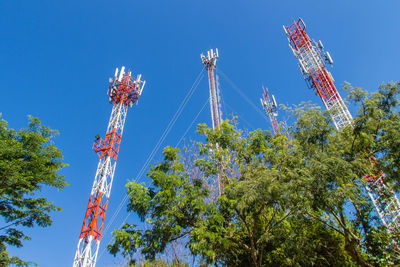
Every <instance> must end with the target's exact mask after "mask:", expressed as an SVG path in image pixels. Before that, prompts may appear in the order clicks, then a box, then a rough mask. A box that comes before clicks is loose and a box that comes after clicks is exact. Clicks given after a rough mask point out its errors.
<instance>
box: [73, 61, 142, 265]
mask: <svg viewBox="0 0 400 267" xmlns="http://www.w3.org/2000/svg"><path fill="white" fill-rule="evenodd" d="M140 77H141V75H138V76H137V77H136V78H135V79H134V78H133V77H132V75H131V72H130V71H129V72H128V73H125V67H122V68H121V71H118V68H117V69H116V70H115V75H114V78H110V87H109V90H108V94H109V100H110V103H112V104H113V108H112V112H111V116H110V121H109V123H108V127H107V132H106V136H105V137H104V139H103V138H100V136H96V140H95V142H94V144H93V150H94V151H95V152H96V153H97V154H98V155H99V157H100V159H99V164H98V166H97V171H96V176H95V178H94V182H93V187H92V191H91V193H90V198H89V203H88V206H87V209H86V214H85V219H84V220H83V226H82V230H81V234H80V236H79V242H78V247H77V249H76V253H75V258H74V263H73V266H74V267H78V266H79V267H86V266H95V264H96V258H97V253H98V251H99V246H100V240H101V234H102V230H103V226H104V219H105V216H106V211H107V205H108V200H109V197H110V192H111V186H112V182H113V179H114V172H115V166H116V164H117V158H118V151H119V147H120V144H121V137H122V132H123V129H124V123H125V118H126V113H127V111H128V107H131V106H132V105H133V104H134V103H135V102H137V101H138V99H139V97H140V95H141V94H142V91H143V87H144V84H145V82H144V81H141V80H140Z"/></svg>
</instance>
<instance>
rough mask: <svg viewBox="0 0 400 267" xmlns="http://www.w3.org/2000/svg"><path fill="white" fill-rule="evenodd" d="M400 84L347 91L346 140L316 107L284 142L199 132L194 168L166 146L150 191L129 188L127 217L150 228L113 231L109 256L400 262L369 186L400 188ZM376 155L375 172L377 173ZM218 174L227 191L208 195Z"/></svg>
mask: <svg viewBox="0 0 400 267" xmlns="http://www.w3.org/2000/svg"><path fill="white" fill-rule="evenodd" d="M399 85H400V84H399V83H396V84H386V85H383V86H381V87H380V89H379V91H378V92H376V93H370V94H368V93H366V92H365V91H363V90H361V89H359V88H352V87H351V86H350V85H346V88H347V89H348V90H349V96H350V100H351V101H353V102H354V103H355V104H356V105H359V106H360V112H359V113H358V114H357V116H356V117H355V120H354V127H351V126H349V127H347V128H345V129H343V130H340V131H338V130H336V129H335V128H334V127H333V126H332V123H331V119H330V116H329V114H328V113H326V112H322V111H321V110H320V109H319V108H317V107H315V106H310V105H301V106H299V107H294V108H290V109H289V111H290V112H291V113H292V114H293V115H294V116H295V122H294V124H293V126H291V127H289V128H288V129H286V132H287V136H284V135H279V136H272V135H271V134H270V133H269V132H264V131H261V130H257V131H254V132H251V133H249V134H244V133H243V132H241V131H240V130H238V129H236V128H235V127H234V126H233V125H231V124H229V123H228V122H224V123H222V125H221V129H220V130H216V131H213V130H212V129H209V128H207V127H206V126H205V125H199V127H198V132H199V133H200V134H202V135H203V136H204V137H205V142H197V143H196V146H195V149H194V151H195V152H192V157H191V158H190V159H191V160H190V161H191V162H192V164H187V163H186V162H187V159H186V158H185V155H186V154H187V151H185V150H184V151H183V153H182V152H181V151H180V150H179V149H177V148H172V147H166V148H165V149H164V161H163V162H161V163H159V164H158V165H156V166H152V167H151V168H150V170H149V172H148V174H147V176H148V177H150V178H151V181H152V185H151V186H146V185H144V184H138V183H136V182H129V183H128V184H127V188H128V194H129V197H130V202H129V204H128V210H129V211H131V212H136V213H137V214H138V215H139V218H140V219H141V220H142V221H143V222H144V221H146V222H147V223H148V224H150V225H151V227H150V229H147V230H146V229H141V228H139V227H138V226H136V225H131V224H125V225H124V226H123V228H122V229H120V230H116V231H114V237H115V240H114V242H113V243H112V244H111V245H109V246H108V248H109V251H110V252H111V253H112V254H114V255H116V254H117V253H122V254H123V255H125V256H126V255H130V256H132V255H133V254H134V253H135V252H137V251H140V252H141V253H143V255H144V256H145V257H146V258H147V259H150V260H154V259H155V258H156V256H157V255H158V254H160V253H162V252H163V251H164V250H165V248H166V246H167V245H168V244H169V243H170V242H172V241H174V240H176V239H178V238H182V237H184V238H185V239H186V240H187V248H188V249H189V250H190V251H191V253H192V254H193V255H195V256H199V257H200V258H201V259H202V260H204V262H205V264H217V265H224V266H250V265H251V266H267V265H276V266H278V265H279V266H293V265H301V266H304V265H307V266H308V265H316V266H323V265H331V266H341V265H347V266H352V265H361V266H372V265H382V266H385V265H388V264H393V263H398V260H397V259H396V257H395V255H396V251H394V250H393V248H392V247H391V246H390V242H389V240H390V238H391V237H389V236H388V235H387V233H386V231H385V229H384V227H383V226H382V225H381V224H380V221H379V220H378V218H377V216H376V213H375V211H374V209H373V206H372V205H371V202H370V200H369V198H368V196H367V194H366V192H365V190H364V187H363V185H364V184H365V182H366V181H364V179H363V177H364V176H365V175H366V174H375V173H377V172H378V171H379V169H380V168H382V169H383V170H384V171H385V172H387V173H388V174H390V175H391V177H393V178H392V179H391V180H392V181H393V182H394V183H397V180H396V178H395V177H398V176H397V175H398V173H397V171H398V165H396V162H397V160H398V158H397V157H398V155H400V154H399V152H400V151H399V149H398V148H399V147H400V146H398V140H392V139H394V138H397V137H398V136H397V135H398V133H397V132H396V127H398V126H400V114H399V113H398V103H397V100H396V99H397V96H398V93H399ZM397 129H398V128H397ZM389 143H390V144H389ZM189 151H192V150H191V149H189ZM374 155H375V156H376V159H377V163H376V164H371V162H370V160H369V158H371V156H374ZM218 175H219V176H220V177H221V179H222V181H223V184H224V190H223V194H222V195H221V196H217V197H213V196H212V195H211V196H210V193H211V191H210V190H209V188H210V187H209V186H208V185H207V181H212V180H215V179H216V177H217V176H218ZM395 185H396V184H395ZM209 199H212V200H213V201H208V200H209Z"/></svg>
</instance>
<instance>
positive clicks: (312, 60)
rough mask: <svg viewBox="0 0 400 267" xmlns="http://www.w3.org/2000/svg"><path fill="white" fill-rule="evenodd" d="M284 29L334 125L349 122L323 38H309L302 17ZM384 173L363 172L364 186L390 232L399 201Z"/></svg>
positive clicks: (397, 224) (399, 227) (397, 219)
mask: <svg viewBox="0 0 400 267" xmlns="http://www.w3.org/2000/svg"><path fill="white" fill-rule="evenodd" d="M283 29H284V30H285V33H286V35H287V38H288V40H289V47H290V49H291V50H292V52H293V54H294V56H295V57H296V58H297V59H298V61H299V63H298V65H299V68H300V70H301V73H302V74H303V76H304V79H305V80H306V82H307V85H308V87H309V88H310V89H314V90H315V91H316V93H317V94H318V95H319V96H320V97H321V99H322V102H323V103H324V105H325V107H326V108H327V109H328V110H329V111H330V115H331V117H332V120H333V122H334V124H335V126H336V128H337V129H341V128H344V127H345V126H347V125H352V121H353V118H352V116H351V114H350V112H349V110H348V109H347V106H346V105H345V104H344V102H343V99H342V98H341V96H340V94H339V92H338V90H337V89H336V87H335V85H334V80H333V77H332V75H331V73H330V72H329V71H327V69H326V67H325V66H326V64H330V65H332V64H333V60H332V58H331V56H330V54H329V53H328V52H325V51H324V46H323V45H322V42H321V41H319V42H315V41H311V39H310V37H309V36H308V34H307V33H306V25H305V23H304V21H303V20H302V19H301V18H300V19H299V20H298V21H294V22H293V24H291V25H289V26H283ZM370 160H371V162H372V163H374V162H375V161H376V159H375V158H371V159H370ZM385 177H386V175H385V174H384V173H383V172H382V171H381V172H380V173H379V174H378V175H375V176H370V175H366V176H365V177H364V179H365V180H366V181H367V182H368V183H367V185H366V190H367V192H368V194H369V196H370V198H371V200H372V203H373V205H374V206H375V209H376V211H377V213H378V215H379V217H380V219H381V221H382V223H383V225H385V226H386V227H387V229H388V231H389V233H390V234H392V235H393V234H395V233H398V232H400V202H399V200H398V198H397V196H396V193H395V192H394V191H393V190H391V189H390V188H388V187H387V186H386V184H385V182H384V180H385Z"/></svg>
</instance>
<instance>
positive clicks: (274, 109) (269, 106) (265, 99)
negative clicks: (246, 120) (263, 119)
mask: <svg viewBox="0 0 400 267" xmlns="http://www.w3.org/2000/svg"><path fill="white" fill-rule="evenodd" d="M262 89H263V93H262V98H260V101H261V105H262V106H263V108H264V111H265V113H267V114H268V116H269V119H270V120H271V124H272V129H273V131H274V135H278V134H280V131H279V127H278V121H277V119H276V117H277V116H278V105H277V104H276V100H275V97H274V95H271V98H270V97H269V95H268V88H267V90H265V89H264V86H263V87H262Z"/></svg>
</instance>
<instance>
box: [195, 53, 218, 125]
mask: <svg viewBox="0 0 400 267" xmlns="http://www.w3.org/2000/svg"><path fill="white" fill-rule="evenodd" d="M200 57H201V61H202V62H203V65H204V67H205V68H206V70H207V73H208V85H209V88H210V109H211V119H212V126H213V129H219V125H220V123H221V114H220V109H219V104H218V98H217V93H216V89H215V74H214V70H215V68H216V63H217V59H218V57H219V55H218V48H216V49H215V53H214V51H213V50H212V49H210V50H209V51H207V56H205V55H204V54H201V55H200Z"/></svg>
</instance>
